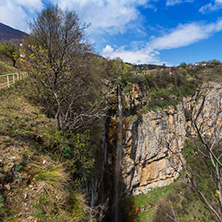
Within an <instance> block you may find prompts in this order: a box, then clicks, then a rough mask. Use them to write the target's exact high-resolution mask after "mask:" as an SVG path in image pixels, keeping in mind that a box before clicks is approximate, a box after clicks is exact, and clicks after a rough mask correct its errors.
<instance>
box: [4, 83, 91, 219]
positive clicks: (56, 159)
mask: <svg viewBox="0 0 222 222" xmlns="http://www.w3.org/2000/svg"><path fill="white" fill-rule="evenodd" d="M20 87H21V86H20V84H17V85H16V86H15V87H11V88H10V89H7V90H2V91H1V92H2V94H1V107H0V135H1V136H0V144H1V145H0V155H1V165H0V170H1V172H2V174H1V176H0V183H1V184H2V186H5V187H8V188H7V189H2V190H1V192H2V193H1V196H0V218H1V221H14V218H17V219H18V218H20V219H24V218H27V217H33V218H36V219H38V220H39V221H61V220H62V221H67V222H70V221H87V222H88V221H90V220H91V219H90V218H91V216H90V214H89V209H88V207H87V206H86V204H85V202H86V198H85V197H84V195H83V194H81V191H80V190H79V188H78V187H79V181H80V180H81V181H82V180H83V179H82V178H85V176H86V175H88V173H87V171H85V170H84V166H83V163H82V162H83V161H84V160H86V162H84V164H85V165H86V166H85V168H86V167H88V166H90V167H92V166H91V165H89V164H88V162H87V159H86V157H84V158H85V159H84V160H81V159H80V160H79V161H82V162H81V163H78V165H77V162H76V161H77V160H76V161H75V162H72V161H71V159H70V158H73V157H75V155H76V154H78V149H79V150H81V149H84V148H85V146H84V145H83V144H82V143H84V140H83V139H81V138H80V137H81V136H80V134H77V135H76V136H75V135H74V138H72V141H73V143H74V142H75V146H76V147H77V149H74V152H75V153H74V154H72V155H71V157H68V159H66V157H63V156H61V150H60V147H61V144H60V143H61V142H67V141H64V140H62V141H61V138H60V136H59V135H60V133H59V132H58V131H57V130H56V127H55V121H54V120H53V119H49V118H47V117H46V116H45V115H43V114H41V112H40V111H39V110H38V108H37V107H36V106H33V105H30V103H29V102H28V101H27V100H26V99H25V98H24V97H23V96H22V95H21V94H20V93H19V92H20ZM70 136H72V135H70ZM84 139H86V138H85V137H84ZM78 158H79V156H78ZM90 160H91V158H90ZM71 162H72V165H70V163H71ZM81 164H82V165H81ZM80 168H81V170H80ZM70 169H72V170H70ZM84 172H85V173H84ZM3 175H4V176H3ZM77 175H78V177H77ZM73 181H76V182H75V183H74V182H73ZM9 194H10V195H9ZM6 197H7V198H6ZM61 218H63V219H61Z"/></svg>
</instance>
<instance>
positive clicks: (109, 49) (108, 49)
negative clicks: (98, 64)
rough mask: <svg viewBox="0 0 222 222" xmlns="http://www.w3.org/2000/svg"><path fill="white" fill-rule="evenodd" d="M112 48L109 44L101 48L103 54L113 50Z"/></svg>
mask: <svg viewBox="0 0 222 222" xmlns="http://www.w3.org/2000/svg"><path fill="white" fill-rule="evenodd" d="M113 50H114V49H113V48H112V47H111V46H110V45H106V47H105V48H104V49H103V54H104V55H109V54H111V53H112V52H113Z"/></svg>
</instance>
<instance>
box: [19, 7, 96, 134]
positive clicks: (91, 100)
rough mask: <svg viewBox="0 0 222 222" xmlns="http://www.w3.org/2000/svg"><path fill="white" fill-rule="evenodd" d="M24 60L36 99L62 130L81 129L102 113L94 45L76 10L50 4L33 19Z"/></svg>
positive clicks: (25, 46) (25, 44)
mask: <svg viewBox="0 0 222 222" xmlns="http://www.w3.org/2000/svg"><path fill="white" fill-rule="evenodd" d="M30 29H31V34H30V36H29V37H28V39H27V40H26V42H25V43H24V52H23V54H24V55H25V58H24V64H25V70H26V71H27V72H28V74H29V77H30V80H31V84H32V93H33V94H34V96H35V101H37V102H38V103H40V104H41V106H42V107H43V110H44V111H45V112H46V113H47V114H48V115H49V116H51V117H54V118H55V119H56V123H57V128H58V129H59V130H62V131H66V130H72V131H74V132H75V131H79V130H83V129H86V128H88V127H89V126H90V125H92V124H93V123H95V120H96V119H98V117H99V116H100V111H99V109H98V107H99V106H98V103H97V100H96V99H97V94H96V93H95V85H96V80H95V78H94V76H93V75H92V70H91V61H92V55H91V53H90V52H91V47H90V45H89V44H88V43H87V42H86V40H85V36H84V31H85V29H86V26H82V25H81V24H80V22H79V19H78V17H77V15H76V14H75V12H70V11H68V10H66V11H62V10H61V9H60V8H59V7H58V6H52V5H51V6H49V7H48V8H47V9H45V10H43V11H42V12H41V14H40V15H39V16H38V17H37V18H36V19H34V20H33V22H32V23H30Z"/></svg>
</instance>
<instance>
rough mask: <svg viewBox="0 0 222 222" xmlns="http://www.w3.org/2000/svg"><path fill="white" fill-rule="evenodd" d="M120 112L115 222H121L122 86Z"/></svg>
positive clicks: (115, 183) (116, 164)
mask: <svg viewBox="0 0 222 222" xmlns="http://www.w3.org/2000/svg"><path fill="white" fill-rule="evenodd" d="M118 112H119V124H118V139H117V151H116V161H115V175H114V205H115V206H114V222H119V221H120V212H119V209H120V208H119V197H120V176H121V160H122V152H123V150H122V149H123V147H122V118H123V108H122V98H121V92H120V86H119V85H118Z"/></svg>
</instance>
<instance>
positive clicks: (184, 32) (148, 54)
mask: <svg viewBox="0 0 222 222" xmlns="http://www.w3.org/2000/svg"><path fill="white" fill-rule="evenodd" d="M221 31H222V19H221V20H218V21H217V22H215V23H208V24H203V23H189V24H184V25H179V26H178V27H177V28H175V29H174V30H171V31H170V32H169V33H168V34H165V35H163V36H161V37H157V38H155V37H154V38H153V39H152V40H151V41H149V42H147V43H146V46H145V47H143V48H141V49H138V48H135V49H131V50H125V48H124V47H120V48H119V49H113V48H112V47H111V46H106V48H105V49H106V50H105V49H104V54H103V55H104V56H107V57H110V58H115V57H120V58H122V59H123V60H124V61H127V62H131V63H161V62H160V60H159V59H158V55H159V52H160V51H161V50H165V49H175V48H179V47H183V46H188V45H191V44H193V43H196V42H198V41H200V40H203V39H207V38H209V37H210V36H211V35H213V34H214V33H216V32H221ZM107 49H109V50H107ZM110 49H112V50H110Z"/></svg>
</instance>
